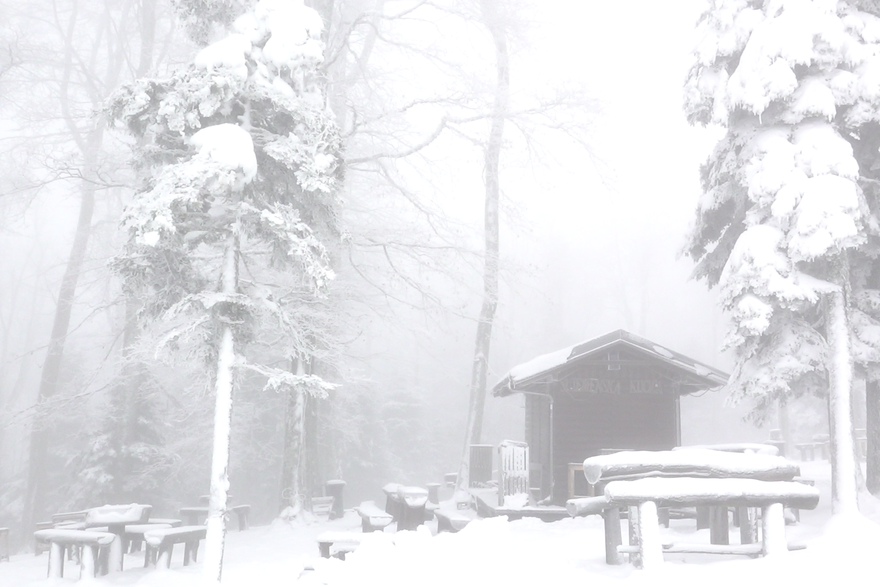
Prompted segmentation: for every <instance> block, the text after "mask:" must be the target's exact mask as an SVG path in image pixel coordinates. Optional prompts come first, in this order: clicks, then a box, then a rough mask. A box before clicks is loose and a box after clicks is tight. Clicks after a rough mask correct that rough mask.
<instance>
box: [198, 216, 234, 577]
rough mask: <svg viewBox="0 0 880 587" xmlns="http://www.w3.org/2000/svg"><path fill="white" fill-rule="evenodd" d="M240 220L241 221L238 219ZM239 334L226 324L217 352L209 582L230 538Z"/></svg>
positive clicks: (230, 244) (229, 274)
mask: <svg viewBox="0 0 880 587" xmlns="http://www.w3.org/2000/svg"><path fill="white" fill-rule="evenodd" d="M236 224H237V222H236ZM238 233H239V230H238V228H237V227H233V228H231V230H230V233H229V235H228V236H227V237H226V238H227V242H226V259H225V263H224V266H223V275H222V278H221V283H222V289H223V293H224V294H227V295H232V294H234V293H236V292H237V291H238V257H239V251H238V247H239V242H238V237H237V236H236V235H237V234H238ZM234 366H235V337H234V334H233V332H232V328H231V327H230V326H228V325H227V326H225V327H224V328H223V338H222V339H221V341H220V348H219V352H218V353H217V379H216V382H215V390H216V399H215V405H214V444H213V457H212V459H211V490H210V497H209V501H208V520H207V526H208V529H207V534H206V536H205V564H204V568H203V575H204V577H205V579H206V580H207V581H208V582H209V584H216V585H219V584H220V579H221V577H222V574H223V550H224V546H225V542H226V514H227V499H228V494H229V439H230V432H231V429H232V391H233V385H234V374H233V368H234Z"/></svg>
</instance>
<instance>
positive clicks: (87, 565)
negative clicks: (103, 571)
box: [79, 544, 98, 579]
mask: <svg viewBox="0 0 880 587" xmlns="http://www.w3.org/2000/svg"><path fill="white" fill-rule="evenodd" d="M97 549H98V547H97V546H93V545H91V544H86V545H84V546H83V550H82V558H81V562H80V567H79V578H80V579H82V578H83V577H89V578H90V579H94V578H95V577H96V576H97V573H96V572H95V559H96V558H97V557H96V556H95V551H96V550H97Z"/></svg>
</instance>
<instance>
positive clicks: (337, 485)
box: [324, 479, 345, 520]
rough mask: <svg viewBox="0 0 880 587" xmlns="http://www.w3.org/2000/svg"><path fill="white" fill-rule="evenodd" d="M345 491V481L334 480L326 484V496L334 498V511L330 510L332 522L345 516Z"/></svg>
mask: <svg viewBox="0 0 880 587" xmlns="http://www.w3.org/2000/svg"><path fill="white" fill-rule="evenodd" d="M344 491H345V481H343V480H342V479H334V480H332V481H327V482H326V483H325V484H324V495H331V496H333V509H332V510H330V519H331V520H336V519H338V518H341V517H342V516H344V515H345V506H344V505H343V501H342V496H343V493H344Z"/></svg>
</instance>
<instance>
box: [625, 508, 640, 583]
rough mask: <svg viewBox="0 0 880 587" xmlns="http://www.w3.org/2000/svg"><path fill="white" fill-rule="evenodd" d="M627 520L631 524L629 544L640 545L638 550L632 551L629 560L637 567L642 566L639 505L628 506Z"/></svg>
mask: <svg viewBox="0 0 880 587" xmlns="http://www.w3.org/2000/svg"><path fill="white" fill-rule="evenodd" d="M626 517H627V522H628V525H629V545H630V546H638V547H639V549H638V551H636V552H633V553H630V555H629V562H631V563H632V564H633V566H635V567H636V568H641V567H642V553H641V550H642V546H641V543H640V542H639V538H640V537H641V536H640V532H639V521H640V520H639V508H638V506H629V508H627V514H626Z"/></svg>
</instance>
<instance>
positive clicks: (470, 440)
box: [458, 0, 510, 489]
mask: <svg viewBox="0 0 880 587" xmlns="http://www.w3.org/2000/svg"><path fill="white" fill-rule="evenodd" d="M480 7H481V9H482V19H483V24H484V25H485V26H486V28H487V29H488V30H489V32H490V33H491V35H492V40H493V42H494V45H495V71H496V76H497V77H496V86H495V103H494V105H493V109H492V125H491V128H490V130H489V141H488V143H487V144H486V148H485V151H484V161H485V169H484V182H485V188H486V196H485V197H486V200H485V208H484V213H485V218H484V230H485V247H486V248H485V260H484V269H483V305H482V308H481V309H480V318H479V322H478V323H477V337H476V345H475V348H474V361H473V366H472V370H471V386H470V404H469V406H468V422H467V431H466V434H465V443H464V450H463V456H462V464H461V467H460V468H459V474H458V488H459V489H464V488H466V487H467V486H468V482H469V481H468V460H469V454H470V451H469V447H470V445H471V444H476V443H479V442H480V437H481V435H482V427H483V410H484V407H485V405H486V375H487V372H488V369H489V349H490V345H491V343H492V324H493V322H494V319H495V310H496V309H497V307H498V269H499V268H498V263H499V251H500V244H499V233H500V222H499V200H500V193H501V187H500V161H501V149H502V146H503V139H504V122H505V119H506V118H507V112H508V102H509V93H510V64H509V58H508V54H507V36H506V31H505V30H504V27H503V24H502V22H501V19H500V18H499V16H500V14H499V6H498V2H497V0H482V1H481V3H480Z"/></svg>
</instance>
